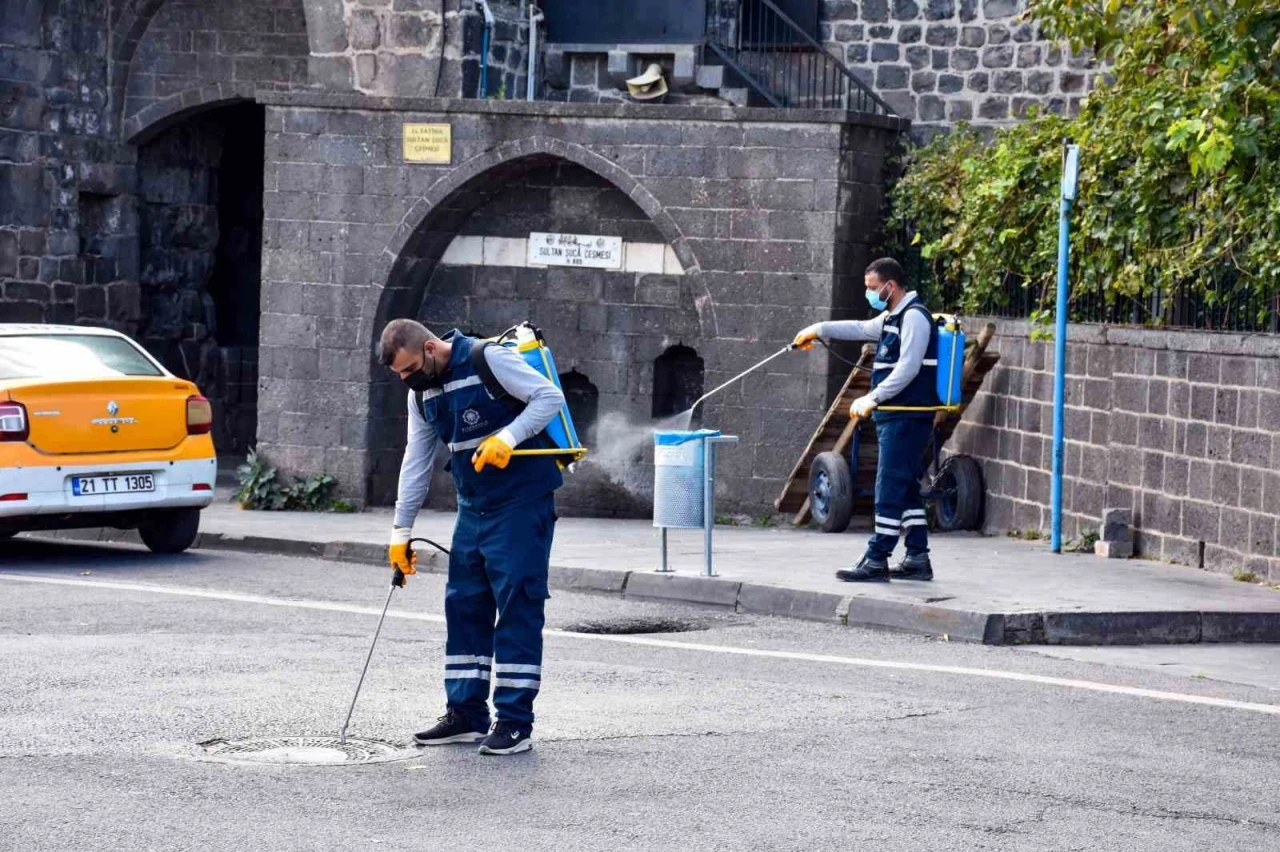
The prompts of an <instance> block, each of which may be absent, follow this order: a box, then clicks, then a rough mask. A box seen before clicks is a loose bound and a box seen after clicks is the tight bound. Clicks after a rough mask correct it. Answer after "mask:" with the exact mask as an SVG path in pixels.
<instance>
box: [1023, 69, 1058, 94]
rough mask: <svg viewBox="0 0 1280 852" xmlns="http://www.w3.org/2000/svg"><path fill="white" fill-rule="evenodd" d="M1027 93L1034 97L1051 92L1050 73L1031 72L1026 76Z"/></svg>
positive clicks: (1051, 81) (1051, 76) (1051, 75)
mask: <svg viewBox="0 0 1280 852" xmlns="http://www.w3.org/2000/svg"><path fill="white" fill-rule="evenodd" d="M1027 91H1028V92H1031V93H1032V94H1034V95H1047V94H1049V92H1051V91H1053V72H1052V71H1032V72H1031V73H1029V74H1028V75H1027Z"/></svg>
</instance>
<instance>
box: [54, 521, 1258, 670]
mask: <svg viewBox="0 0 1280 852" xmlns="http://www.w3.org/2000/svg"><path fill="white" fill-rule="evenodd" d="M42 535H43V537H51V538H53V539H56V540H61V541H90V542H117V543H130V544H140V543H141V540H140V539H139V537H138V533H137V531H135V530H116V529H82V530H59V531H56V532H53V533H44V534H42ZM38 536H39V534H38ZM194 547H195V549H198V550H226V551H234V552H240V553H270V554H277V555H281V556H294V557H301V558H313V559H326V560H336V561H343V562H354V563H358V564H365V565H377V566H384V565H385V564H386V548H385V547H384V546H383V545H379V544H370V543H368V542H351V541H332V542H308V541H298V540H295V539H285V538H269V537H265V536H234V535H227V534H225V533H200V535H199V536H198V537H197V539H196V542H195V545H194ZM442 556H443V555H442V554H440V553H438V552H435V551H429V550H422V551H418V563H417V564H418V571H419V572H421V573H428V574H434V573H446V572H447V571H448V560H446V559H444V558H442ZM548 585H549V586H550V587H551V588H552V589H555V590H558V591H565V592H589V593H597V594H608V595H618V596H620V597H624V598H631V599H635V600H647V601H665V602H668V603H682V604H696V605H699V606H712V607H718V608H721V609H729V610H733V611H735V612H741V613H749V614H752V615H770V616H779V617H784V618H797V619H804V620H809V621H818V622H826V623H834V624H843V625H848V626H851V627H872V628H881V629H889V630H902V631H907V632H911V633H923V634H927V635H933V636H946V637H947V638H949V639H957V640H961V641H970V642H980V643H982V644H985V645H1170V644H1198V643H1215V642H1239V643H1280V612H1223V611H1217V610H1213V611H1206V612H1196V611H1164V612H1160V611H1157V612H1132V611H1131V612H1011V613H999V612H990V613H988V612H976V611H966V610H959V609H950V608H947V607H940V606H934V605H931V604H927V603H917V602H914V601H901V600H885V599H882V598H874V597H870V596H867V595H865V594H854V595H840V594H836V593H833V592H817V591H810V590H806V589H789V588H785V587H781V586H769V585H765V584H760V583H744V582H739V581H736V580H727V579H724V578H716V577H702V576H695V575H689V574H683V575H682V574H674V573H671V574H664V573H658V572H638V571H618V570H614V569H609V568H582V567H569V566H563V565H552V566H551V567H550V570H549V572H548Z"/></svg>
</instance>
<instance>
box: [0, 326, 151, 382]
mask: <svg viewBox="0 0 1280 852" xmlns="http://www.w3.org/2000/svg"><path fill="white" fill-rule="evenodd" d="M162 375H164V373H163V372H161V371H160V370H159V369H158V368H157V367H156V365H155V364H153V363H151V361H150V360H149V359H148V358H147V356H145V355H143V354H142V352H141V351H139V350H138V347H136V346H134V345H133V344H132V343H130V342H129V341H128V340H125V339H123V338H120V337H105V336H101V335H94V334H33V335H13V336H4V337H0V380H3V379H67V380H69V379H109V378H115V377H118V376H162Z"/></svg>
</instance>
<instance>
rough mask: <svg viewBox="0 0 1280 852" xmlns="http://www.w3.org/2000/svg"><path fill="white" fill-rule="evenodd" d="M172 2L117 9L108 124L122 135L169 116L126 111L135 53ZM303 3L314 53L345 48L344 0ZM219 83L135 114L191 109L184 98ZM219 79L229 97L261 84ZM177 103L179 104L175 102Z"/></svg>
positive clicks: (152, 0)
mask: <svg viewBox="0 0 1280 852" xmlns="http://www.w3.org/2000/svg"><path fill="white" fill-rule="evenodd" d="M166 2H168V0H120V2H119V6H118V7H117V8H115V9H113V13H112V17H113V20H112V22H111V27H110V35H109V38H110V41H109V44H108V67H107V76H108V87H107V88H108V97H109V106H108V110H107V124H108V127H107V130H108V133H110V134H119V136H120V137H121V138H123V139H125V140H128V141H133V138H132V137H134V136H136V135H137V133H138V132H139V127H140V126H141V127H145V126H147V125H150V124H153V123H155V121H156V120H158V118H162V117H164V115H163V114H161V115H159V116H156V115H155V114H153V117H152V118H150V119H144V120H142V121H141V122H140V123H139V122H135V121H131V120H130V121H126V118H125V114H124V113H125V102H126V99H127V94H128V89H129V77H130V74H131V73H132V67H133V61H134V57H135V56H136V55H137V52H138V47H139V46H140V45H141V44H142V41H143V38H144V36H145V35H146V33H147V29H148V27H150V26H151V24H152V22H153V21H154V20H155V18H156V16H157V15H158V14H159V13H160V11H161V9H162V8H163V7H164V5H165V3H166ZM245 2H256V0H245ZM300 3H301V7H302V13H303V18H304V20H305V22H306V28H307V43H308V49H309V53H310V54H316V53H324V52H332V51H333V50H335V49H340V48H345V42H346V24H345V20H344V7H343V0H300ZM339 42H340V44H339ZM213 85H215V84H212V83H210V84H207V85H205V86H202V87H197V88H193V89H191V90H189V91H186V92H180V93H178V94H175V95H172V96H170V97H169V98H167V99H166V100H165V101H162V102H160V103H156V104H152V105H150V106H148V107H147V108H145V109H144V110H142V111H141V112H140V113H139V115H138V116H133V118H138V117H139V116H141V114H142V113H143V112H147V111H148V110H150V109H151V107H161V106H164V107H165V110H166V111H167V112H173V111H177V108H182V109H185V108H187V106H188V105H187V104H183V103H182V99H184V98H190V97H194V96H193V95H192V92H196V91H201V92H203V91H204V90H206V89H209V88H212V87H213ZM216 85H217V86H218V87H226V88H225V89H224V90H223V92H222V93H221V94H220V95H219V96H218V97H220V98H221V99H224V100H225V99H228V98H231V97H233V96H234V97H252V96H253V93H254V91H255V90H256V85H255V84H254V83H251V82H243V81H241V82H236V83H232V82H231V81H220V82H218V83H217V84H216ZM200 97H201V98H202V102H211V101H213V100H215V99H216V98H214V97H213V96H211V95H209V94H203V95H201V96H200ZM175 104H177V105H178V107H176V108H175ZM167 112H165V113H164V114H167Z"/></svg>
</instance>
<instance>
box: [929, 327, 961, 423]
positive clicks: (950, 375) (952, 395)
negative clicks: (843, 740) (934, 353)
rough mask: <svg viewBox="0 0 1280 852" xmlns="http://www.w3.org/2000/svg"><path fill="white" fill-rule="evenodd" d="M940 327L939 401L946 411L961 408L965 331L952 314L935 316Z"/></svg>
mask: <svg viewBox="0 0 1280 852" xmlns="http://www.w3.org/2000/svg"><path fill="white" fill-rule="evenodd" d="M933 321H934V323H935V324H936V325H937V326H938V401H939V402H941V403H942V407H943V408H944V409H956V408H959V407H960V400H961V394H962V393H963V388H962V387H961V382H960V380H961V378H962V376H963V373H964V329H962V328H961V327H960V318H959V317H957V316H955V315H952V314H934V315H933Z"/></svg>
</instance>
